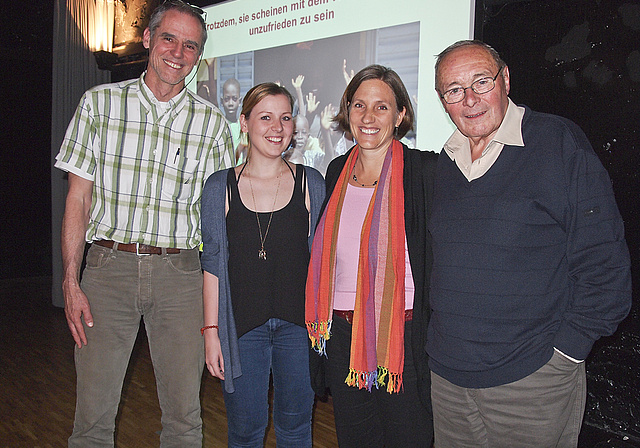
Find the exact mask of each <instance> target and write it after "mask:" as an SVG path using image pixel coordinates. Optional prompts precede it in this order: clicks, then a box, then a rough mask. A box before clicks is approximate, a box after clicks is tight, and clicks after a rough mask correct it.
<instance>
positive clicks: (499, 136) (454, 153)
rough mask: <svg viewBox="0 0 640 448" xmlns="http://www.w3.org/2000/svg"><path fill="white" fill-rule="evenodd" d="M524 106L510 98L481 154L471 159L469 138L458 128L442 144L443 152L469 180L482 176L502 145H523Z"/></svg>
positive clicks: (495, 158) (496, 158)
mask: <svg viewBox="0 0 640 448" xmlns="http://www.w3.org/2000/svg"><path fill="white" fill-rule="evenodd" d="M523 117H524V107H519V106H516V105H515V104H514V103H513V101H511V99H509V105H508V106H507V112H506V113H505V115H504V119H503V120H502V123H501V124H500V127H499V128H498V132H496V135H495V136H494V137H493V139H492V140H491V141H490V142H489V144H488V145H487V147H486V148H484V150H483V151H482V155H481V156H480V157H478V158H477V159H476V160H474V161H473V162H472V161H471V146H470V145H469V139H468V138H467V137H465V136H464V135H463V134H462V133H461V132H460V131H459V130H457V129H456V130H455V132H454V133H453V135H451V137H449V140H447V141H446V143H445V144H444V150H445V153H446V154H447V155H448V156H449V157H450V158H451V160H453V161H454V162H455V163H456V165H457V166H458V168H459V169H460V171H461V172H462V174H464V176H465V177H466V178H467V180H468V181H469V182H471V181H472V180H474V179H478V178H479V177H482V176H483V175H484V174H485V173H486V172H487V171H489V168H491V167H492V166H493V164H494V163H495V161H496V160H498V156H499V155H500V153H501V152H502V148H503V147H504V145H513V146H524V141H523V140H522V118H523Z"/></svg>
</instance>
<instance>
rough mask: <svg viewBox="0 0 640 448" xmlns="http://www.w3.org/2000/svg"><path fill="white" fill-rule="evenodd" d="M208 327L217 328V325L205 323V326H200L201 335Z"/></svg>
mask: <svg viewBox="0 0 640 448" xmlns="http://www.w3.org/2000/svg"><path fill="white" fill-rule="evenodd" d="M209 328H218V326H217V325H207V326H206V327H202V328H201V329H200V334H201V335H202V336H204V330H208V329H209Z"/></svg>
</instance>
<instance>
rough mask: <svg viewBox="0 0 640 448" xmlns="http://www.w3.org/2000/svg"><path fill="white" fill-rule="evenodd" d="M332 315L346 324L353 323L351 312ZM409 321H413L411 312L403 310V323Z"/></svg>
mask: <svg viewBox="0 0 640 448" xmlns="http://www.w3.org/2000/svg"><path fill="white" fill-rule="evenodd" d="M333 314H334V315H336V316H338V317H342V318H343V319H344V320H346V321H347V323H348V324H352V323H353V311H351V310H348V311H345V310H333ZM410 320H413V310H404V321H405V322H408V321H410Z"/></svg>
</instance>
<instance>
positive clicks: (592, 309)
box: [554, 121, 631, 359]
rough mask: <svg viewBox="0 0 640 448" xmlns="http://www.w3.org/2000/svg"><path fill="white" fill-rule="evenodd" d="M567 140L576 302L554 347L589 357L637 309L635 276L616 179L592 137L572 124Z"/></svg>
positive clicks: (571, 271) (571, 281)
mask: <svg viewBox="0 0 640 448" xmlns="http://www.w3.org/2000/svg"><path fill="white" fill-rule="evenodd" d="M565 124H566V132H565V135H564V138H563V145H564V148H563V151H564V163H565V176H566V182H567V191H568V202H569V211H570V212H569V213H568V216H567V217H566V231H567V248H566V251H567V252H566V254H567V262H568V267H569V284H570V293H571V299H570V300H569V304H568V307H567V309H566V310H565V312H564V314H563V317H562V321H561V323H560V327H559V329H558V332H557V333H556V337H555V340H554V346H555V347H556V348H557V349H558V350H560V351H562V352H563V353H565V354H566V355H568V356H570V357H572V358H575V359H585V358H586V357H587V355H588V354H589V352H590V350H591V347H592V345H593V343H594V342H595V341H596V340H597V339H598V338H600V337H601V336H608V335H610V334H612V333H613V332H614V331H615V330H616V328H617V326H618V324H619V323H620V322H621V321H622V320H623V319H624V318H625V317H626V315H627V314H628V312H629V310H630V308H631V272H630V259H629V251H628V248H627V244H626V242H625V239H624V226H623V221H622V218H621V216H620V213H619V211H618V207H617V205H616V201H615V197H614V194H613V189H612V187H611V180H610V179H609V175H608V173H607V171H606V170H605V168H604V167H603V166H602V164H601V163H600V160H599V159H598V157H597V155H596V154H595V152H594V151H593V149H592V147H591V145H590V143H589V141H588V140H587V138H586V136H585V135H584V133H583V132H582V130H580V129H579V128H578V127H577V126H576V125H575V124H573V123H571V122H569V121H566V122H565Z"/></svg>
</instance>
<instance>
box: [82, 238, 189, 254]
mask: <svg viewBox="0 0 640 448" xmlns="http://www.w3.org/2000/svg"><path fill="white" fill-rule="evenodd" d="M93 244H97V245H98V246H102V247H108V248H109V249H113V246H115V241H111V240H98V241H94V242H93ZM117 250H122V251H124V252H132V253H134V254H138V255H162V251H163V250H164V251H165V253H167V254H179V253H180V249H174V248H172V247H167V248H164V247H156V246H149V245H148V244H139V243H131V244H122V243H118V246H117Z"/></svg>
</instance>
